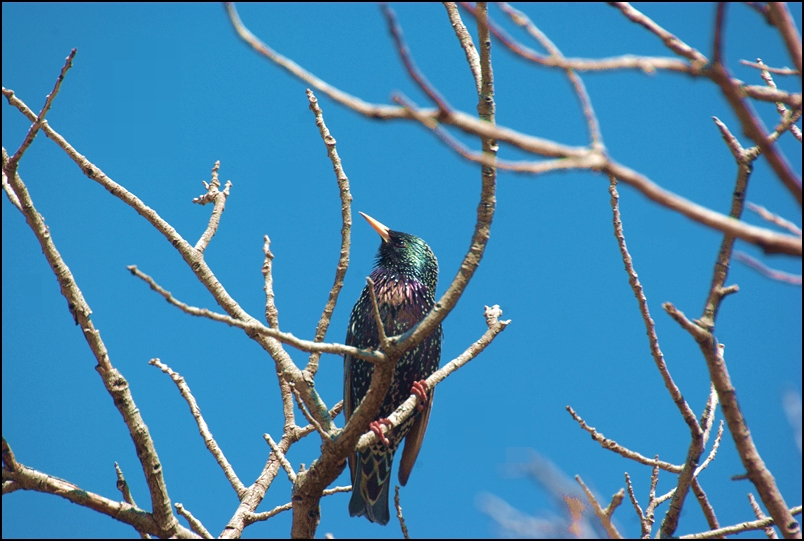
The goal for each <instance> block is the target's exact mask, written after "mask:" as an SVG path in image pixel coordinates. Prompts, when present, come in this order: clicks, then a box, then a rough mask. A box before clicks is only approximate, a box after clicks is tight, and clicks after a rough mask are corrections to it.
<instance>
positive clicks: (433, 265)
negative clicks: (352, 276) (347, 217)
mask: <svg viewBox="0 0 804 541" xmlns="http://www.w3.org/2000/svg"><path fill="white" fill-rule="evenodd" d="M360 215H361V216H363V218H365V219H366V221H368V223H369V225H371V227H372V228H373V229H374V230H375V231H376V232H377V233H378V234H379V235H380V237H382V242H381V243H380V248H379V249H378V250H377V261H376V265H375V266H376V268H382V269H388V270H391V271H396V272H398V273H400V274H402V275H404V276H407V277H410V278H415V279H417V280H419V281H420V282H422V283H423V284H424V285H426V286H427V288H428V289H429V290H430V291H431V292H432V293H433V294H435V288H436V284H437V282H438V260H437V259H436V256H435V254H434V253H433V251H432V250H431V249H430V247H429V246H428V245H427V243H426V242H424V241H423V240H422V239H420V238H419V237H417V236H415V235H410V234H408V233H402V232H400V231H393V230H391V229H390V228H389V227H387V226H385V225H383V224H382V223H380V222H378V221H377V220H375V219H374V218H372V217H371V216H369V215H367V214H363V213H362V212H361V213H360Z"/></svg>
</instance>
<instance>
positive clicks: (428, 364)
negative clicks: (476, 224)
mask: <svg viewBox="0 0 804 541" xmlns="http://www.w3.org/2000/svg"><path fill="white" fill-rule="evenodd" d="M360 214H361V215H362V216H363V218H365V219H366V220H367V221H368V223H369V224H370V225H371V227H372V228H374V230H375V231H376V232H377V233H379V234H380V237H382V242H381V243H380V248H379V250H378V251H377V260H376V265H375V267H374V271H373V272H372V273H371V279H372V280H373V282H374V293H375V295H376V297H377V306H378V307H379V310H380V316H381V319H382V322H383V327H384V328H385V334H386V336H396V335H399V334H402V333H404V332H405V331H407V330H408V329H410V328H411V327H413V326H414V325H416V324H417V323H419V322H420V321H421V320H422V319H424V316H426V315H427V314H428V313H429V312H430V310H432V308H433V306H434V305H435V288H436V283H437V281H438V261H437V260H436V257H435V254H433V251H432V250H431V249H430V247H429V246H428V245H427V243H426V242H424V241H423V240H422V239H420V238H419V237H415V236H413V235H409V234H407V233H400V232H399V231H391V230H390V229H389V228H388V227H386V226H384V225H383V224H381V223H380V222H378V221H377V220H375V219H374V218H371V217H370V216H367V215H365V214H363V213H362V212H361V213H360ZM368 288H369V286H368V285H367V286H366V287H365V288H364V289H363V293H362V294H361V295H360V299H358V301H357V303H356V304H355V306H354V308H352V316H351V317H350V318H349V328H348V329H347V331H346V344H347V345H350V346H355V347H358V348H365V349H368V348H372V349H374V348H377V347H379V345H380V341H379V337H378V335H377V323H376V319H375V317H374V311H373V308H372V304H371V296H370V293H369V289H368ZM440 359H441V326H440V325H439V326H438V328H437V329H436V330H434V331H433V332H432V333H431V334H430V336H428V337H427V338H425V339H424V340H423V341H422V342H421V343H420V344H419V345H418V346H416V347H415V348H414V349H412V350H410V351H408V352H407V353H405V354H404V355H402V357H401V358H400V359H399V361H398V362H397V363H396V367H395V369H394V378H393V381H392V382H391V387H390V388H389V389H388V394H387V395H385V400H384V401H383V403H382V406H381V407H380V411H379V412H378V413H377V416H376V417H375V420H374V421H373V422H372V423H371V428H372V430H374V431H375V432H377V433H378V435H382V432H380V431H379V430H380V428H379V425H380V424H383V423H388V419H387V417H388V416H389V415H391V413H393V412H394V410H396V409H397V408H398V407H399V406H400V404H402V402H404V401H405V400H406V399H407V398H408V397H409V396H410V395H411V394H413V393H415V394H417V395H419V396H420V398H421V399H422V400H421V403H420V404H419V410H417V411H416V412H414V414H413V415H411V416H410V417H408V419H407V420H406V421H405V422H404V423H402V424H401V425H400V426H398V427H396V428H394V429H393V430H392V431H391V432H390V433H388V435H387V438H380V439H381V440H384V441H377V443H375V444H374V445H373V446H371V448H369V449H368V450H367V451H362V452H355V453H352V454H351V455H350V456H349V470H350V471H351V474H352V499H351V500H350V501H349V515H351V516H353V517H355V516H358V517H359V516H362V515H365V516H366V518H368V519H369V520H370V521H371V522H378V523H380V524H387V523H388V519H389V514H388V491H389V488H390V485H391V467H392V466H393V461H394V453H395V452H396V449H397V447H399V444H400V443H401V442H402V440H403V439H405V438H406V441H405V449H404V450H403V451H402V460H401V462H400V465H399V482H400V483H401V484H402V485H403V486H404V485H405V484H407V482H408V477H409V476H410V471H411V469H412V468H413V464H414V463H415V462H416V457H417V456H418V454H419V449H420V448H421V445H422V441H423V439H424V432H425V430H426V429H427V421H428V419H429V418H430V409H431V407H432V404H433V392H431V393H430V397H429V400H428V399H427V395H426V393H425V392H424V387H422V384H423V382H422V381H421V380H423V379H425V378H427V377H428V376H430V375H431V374H432V373H433V372H435V371H436V370H437V369H438V363H439V361H440ZM373 369H374V367H373V366H372V364H371V363H369V362H366V361H363V360H361V359H356V358H354V357H352V356H350V355H345V356H344V378H343V380H344V381H343V395H344V398H343V401H344V413H345V415H346V420H347V421H348V420H349V418H350V417H351V416H352V412H353V411H355V410H356V409H357V407H358V406H359V405H360V402H361V400H363V397H365V396H366V393H367V392H368V388H369V384H370V383H371V375H372V372H373Z"/></svg>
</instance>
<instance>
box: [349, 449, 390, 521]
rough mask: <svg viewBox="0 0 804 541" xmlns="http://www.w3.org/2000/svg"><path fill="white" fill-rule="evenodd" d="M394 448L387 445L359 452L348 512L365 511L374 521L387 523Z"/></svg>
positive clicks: (359, 513)
mask: <svg viewBox="0 0 804 541" xmlns="http://www.w3.org/2000/svg"><path fill="white" fill-rule="evenodd" d="M393 461H394V451H393V450H389V449H387V448H384V447H383V448H381V449H371V450H369V451H368V452H364V453H357V460H356V461H355V462H356V464H355V468H354V472H353V474H354V475H353V476H354V479H353V480H352V498H351V500H349V515H350V516H353V517H360V516H363V515H365V516H366V518H368V519H369V520H370V521H371V522H376V523H378V524H382V525H385V524H388V521H389V520H390V518H391V517H390V514H389V513H388V491H389V488H390V486H391V482H390V481H391V467H392V466H393Z"/></svg>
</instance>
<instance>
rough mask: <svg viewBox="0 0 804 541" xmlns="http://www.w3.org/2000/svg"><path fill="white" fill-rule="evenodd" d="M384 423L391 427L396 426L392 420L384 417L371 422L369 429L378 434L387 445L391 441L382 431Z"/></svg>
mask: <svg viewBox="0 0 804 541" xmlns="http://www.w3.org/2000/svg"><path fill="white" fill-rule="evenodd" d="M382 425H385V426H387V427H388V428H389V429H391V428H393V427H394V424H393V423H392V422H391V421H389V420H388V419H385V418H383V419H379V420H377V421H371V423H369V430H371V431H372V432H374V433H375V434H377V438H378V439H379V440H380V441H381V442H383V443H384V444H385V446H386V447H387V446H389V445H391V441H390V440H389V439H388V438H387V437H386V435H385V434H383V433H382Z"/></svg>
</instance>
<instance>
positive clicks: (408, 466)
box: [399, 388, 435, 486]
mask: <svg viewBox="0 0 804 541" xmlns="http://www.w3.org/2000/svg"><path fill="white" fill-rule="evenodd" d="M434 398H435V388H433V390H431V391H430V396H429V398H428V400H427V404H426V405H425V406H424V410H423V411H422V412H421V414H419V418H418V419H416V420H415V421H414V422H413V426H412V427H411V428H410V432H408V435H407V436H406V437H405V449H404V450H403V451H402V459H401V460H400V461H399V482H400V483H401V484H402V486H405V485H406V484H407V483H408V477H410V471H411V470H412V469H413V465H414V464H415V463H416V457H418V456H419V450H420V449H421V448H422V442H423V441H424V433H425V432H426V431H427V422H428V421H429V420H430V410H431V409H432V407H433V399H434Z"/></svg>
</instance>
